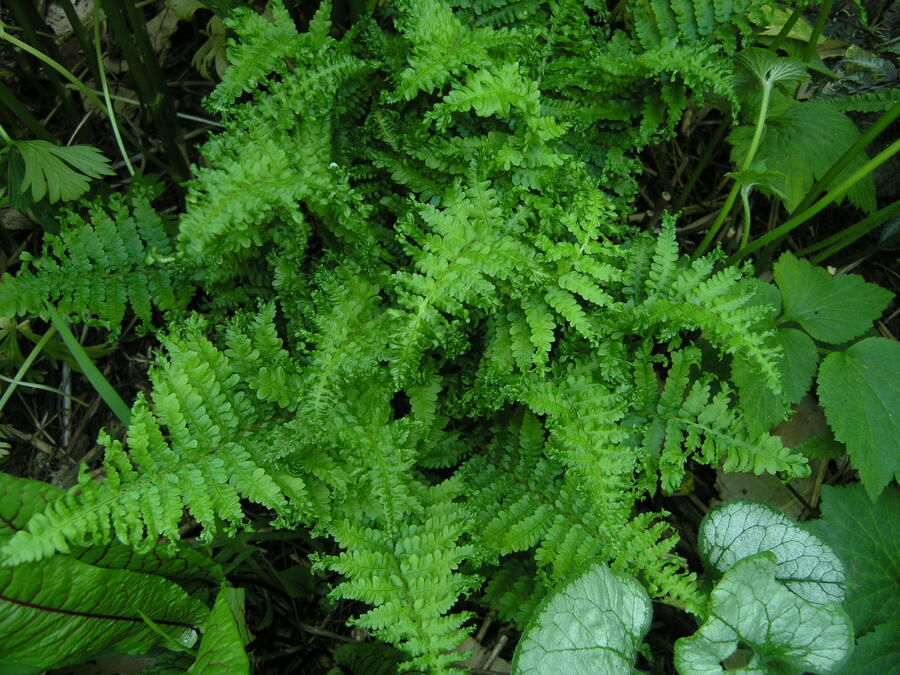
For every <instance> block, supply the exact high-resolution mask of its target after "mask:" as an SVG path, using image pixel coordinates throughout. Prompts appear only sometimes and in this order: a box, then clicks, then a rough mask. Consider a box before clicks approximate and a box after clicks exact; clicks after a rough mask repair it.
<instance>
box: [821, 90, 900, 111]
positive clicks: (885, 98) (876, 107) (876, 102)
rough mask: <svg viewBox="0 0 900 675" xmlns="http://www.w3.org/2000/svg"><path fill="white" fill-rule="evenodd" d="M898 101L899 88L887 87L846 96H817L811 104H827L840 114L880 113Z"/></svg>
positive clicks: (899, 95)
mask: <svg viewBox="0 0 900 675" xmlns="http://www.w3.org/2000/svg"><path fill="white" fill-rule="evenodd" d="M898 101H900V88H897V87H888V88H885V89H879V90H878V91H866V92H862V93H859V94H850V95H848V96H833V97H832V96H824V95H822V96H817V97H815V98H813V99H811V102H812V103H827V104H828V105H829V106H831V107H832V108H834V109H835V110H840V111H841V112H850V111H855V112H881V111H883V110H887V109H888V108H890V107H891V106H892V105H894V104H895V103H897V102H898Z"/></svg>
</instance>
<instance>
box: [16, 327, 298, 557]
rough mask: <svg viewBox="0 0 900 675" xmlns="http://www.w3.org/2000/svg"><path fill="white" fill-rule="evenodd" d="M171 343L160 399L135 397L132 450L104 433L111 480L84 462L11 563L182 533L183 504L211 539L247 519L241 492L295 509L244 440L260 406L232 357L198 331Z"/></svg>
mask: <svg viewBox="0 0 900 675" xmlns="http://www.w3.org/2000/svg"><path fill="white" fill-rule="evenodd" d="M165 345H166V347H167V350H168V357H167V358H166V359H163V360H162V361H161V362H160V365H159V367H157V368H156V369H155V370H154V371H152V373H151V380H152V381H153V384H154V391H153V402H152V404H151V403H149V402H148V401H147V400H146V399H145V398H144V397H143V396H139V397H138V400H137V402H136V403H135V405H134V408H133V411H132V417H131V424H130V426H129V428H128V438H127V440H128V448H129V452H128V453H127V454H126V452H125V450H124V447H123V446H122V444H121V443H120V442H118V441H112V440H110V439H109V438H108V437H106V438H105V439H104V445H105V447H106V455H105V459H104V468H105V470H106V477H105V479H104V480H101V481H99V482H98V481H95V480H93V479H92V478H91V476H90V475H88V473H87V472H86V470H85V469H84V468H83V469H82V472H81V475H80V476H79V481H78V485H77V486H76V487H75V488H73V490H72V491H70V492H69V493H67V494H65V495H64V496H62V497H61V498H60V499H58V500H56V501H54V502H52V503H50V504H49V505H48V507H47V509H46V510H45V511H44V512H43V513H41V514H39V515H36V516H35V517H34V518H33V519H32V520H31V521H29V523H28V526H27V528H26V529H24V530H22V531H20V532H18V533H17V534H16V535H15V537H14V538H13V539H12V540H10V542H9V543H8V544H7V545H6V546H5V547H4V548H3V550H2V555H3V556H4V558H5V559H6V560H8V561H9V563H10V564H15V563H17V562H25V561H28V560H36V559H40V558H43V557H46V556H48V555H50V554H52V553H54V552H56V551H60V552H67V551H68V550H69V546H70V545H86V544H88V543H90V544H93V545H102V544H103V543H104V542H107V541H110V540H111V539H113V538H114V537H115V538H117V539H119V540H120V541H121V542H123V543H125V544H128V545H131V546H135V547H141V546H148V545H152V544H153V543H154V542H155V541H156V538H157V537H158V536H164V537H167V538H169V539H171V540H176V539H178V538H179V531H178V525H179V523H180V521H181V519H182V517H183V515H184V509H187V510H188V512H189V513H190V514H191V515H192V516H193V517H194V518H195V519H196V520H197V522H198V523H199V524H200V525H202V526H203V527H204V531H203V534H202V535H201V538H202V539H204V540H209V539H210V538H211V537H212V536H213V535H214V534H215V533H216V532H218V531H220V530H223V531H225V532H232V533H233V532H234V531H235V530H236V529H237V528H238V527H240V526H242V525H243V521H244V517H243V511H242V509H241V506H240V499H241V498H248V499H250V500H253V501H256V502H257V503H260V504H262V505H264V506H266V507H267V508H271V509H273V510H275V511H276V512H281V513H287V512H288V510H289V509H288V507H287V503H286V501H285V498H284V495H283V494H282V492H281V490H280V489H279V488H278V486H277V485H276V483H275V482H274V481H273V480H272V479H271V477H270V476H269V472H268V471H267V470H266V468H265V467H264V466H263V464H261V463H260V461H259V460H258V459H257V458H256V457H255V456H253V454H252V453H251V452H250V450H249V448H252V447H253V445H252V443H250V442H242V439H241V436H242V435H245V434H248V431H249V429H251V428H252V426H253V423H254V421H255V414H254V409H253V406H252V405H251V402H250V399H249V397H248V396H247V395H246V394H245V393H243V392H241V391H240V390H239V389H238V388H237V387H236V384H237V375H236V374H235V373H234V372H233V370H232V369H231V368H230V367H229V365H228V362H227V359H226V358H225V357H224V355H222V354H221V353H220V352H218V351H217V350H216V349H215V348H214V347H213V346H212V344H211V343H209V342H208V341H207V340H206V339H205V338H203V337H200V336H199V335H196V334H186V335H185V336H183V337H172V338H169V339H167V340H166V342H165ZM163 429H165V430H166V431H167V435H168V437H169V439H168V440H166V438H165V436H164V434H163Z"/></svg>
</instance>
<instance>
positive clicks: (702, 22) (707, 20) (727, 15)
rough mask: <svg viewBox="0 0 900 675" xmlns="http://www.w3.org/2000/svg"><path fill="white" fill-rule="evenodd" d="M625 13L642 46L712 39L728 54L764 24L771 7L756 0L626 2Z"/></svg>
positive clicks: (653, 0) (644, 0) (651, 0)
mask: <svg viewBox="0 0 900 675" xmlns="http://www.w3.org/2000/svg"><path fill="white" fill-rule="evenodd" d="M627 7H628V13H629V14H630V16H631V18H632V21H633V22H634V31H635V33H636V34H637V36H638V39H639V40H640V42H641V44H642V45H643V46H644V47H645V48H647V49H650V48H652V47H655V46H656V45H658V44H660V43H661V42H662V41H663V40H664V39H667V38H673V37H674V38H675V39H677V40H678V41H679V42H684V43H691V42H698V41H700V40H703V39H709V38H712V39H715V40H716V41H718V42H721V43H722V44H724V45H725V47H726V48H727V49H728V51H729V52H733V51H734V50H735V46H736V44H737V40H736V37H735V34H737V37H738V38H744V37H747V36H749V35H750V33H751V32H752V31H753V29H754V26H760V25H765V24H766V22H767V18H768V17H767V13H768V12H771V5H769V4H767V3H764V2H760V1H759V0H672V1H670V2H669V1H663V0H629V2H628V5H627Z"/></svg>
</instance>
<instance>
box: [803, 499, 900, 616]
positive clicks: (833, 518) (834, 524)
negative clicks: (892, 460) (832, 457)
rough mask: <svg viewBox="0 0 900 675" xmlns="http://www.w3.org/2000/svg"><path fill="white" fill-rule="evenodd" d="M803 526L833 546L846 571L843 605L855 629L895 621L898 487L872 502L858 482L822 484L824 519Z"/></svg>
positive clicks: (899, 572)
mask: <svg viewBox="0 0 900 675" xmlns="http://www.w3.org/2000/svg"><path fill="white" fill-rule="evenodd" d="M804 527H806V528H807V529H809V530H810V531H811V532H813V533H814V534H816V535H817V536H819V537H821V538H822V540H823V541H825V543H827V544H828V545H829V546H831V548H832V549H834V552H835V553H837V554H838V556H839V557H840V558H841V560H842V561H843V562H844V567H845V569H846V570H847V599H846V601H845V602H844V606H845V607H846V608H847V612H848V613H849V614H850V617H851V618H852V619H853V624H854V626H855V627H856V630H857V632H858V633H859V634H862V633H866V632H868V631H870V630H872V629H873V628H874V627H875V626H877V625H878V624H880V623H882V622H885V621H896V620H897V608H898V607H900V583H898V580H900V490H898V489H897V488H895V487H889V488H888V489H887V490H885V491H884V492H883V493H882V494H881V496H880V497H879V498H878V500H877V501H876V502H874V503H873V502H872V500H871V499H869V498H868V496H866V493H865V491H864V490H863V487H862V485H860V484H858V483H857V484H854V485H847V486H845V487H832V486H830V485H825V486H823V487H822V518H821V519H820V520H816V521H812V522H809V523H805V524H804Z"/></svg>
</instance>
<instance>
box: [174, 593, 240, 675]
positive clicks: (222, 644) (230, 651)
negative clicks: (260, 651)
mask: <svg viewBox="0 0 900 675" xmlns="http://www.w3.org/2000/svg"><path fill="white" fill-rule="evenodd" d="M249 641H250V633H249V631H248V630H247V624H246V622H245V621H244V589H243V588H228V587H226V588H223V589H222V590H220V591H219V595H218V596H216V602H215V604H214V605H213V608H212V611H211V612H210V613H209V620H208V621H207V622H206V626H205V627H204V631H203V639H202V640H201V641H200V653H199V654H198V655H197V660H196V661H195V662H194V665H192V666H191V667H190V668H189V669H188V672H189V673H203V675H216V674H217V673H221V674H222V675H231V674H233V675H241V674H242V673H247V674H249V672H250V660H249V659H248V658H247V652H246V651H245V650H244V645H246V644H247V643H248V642H249Z"/></svg>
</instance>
